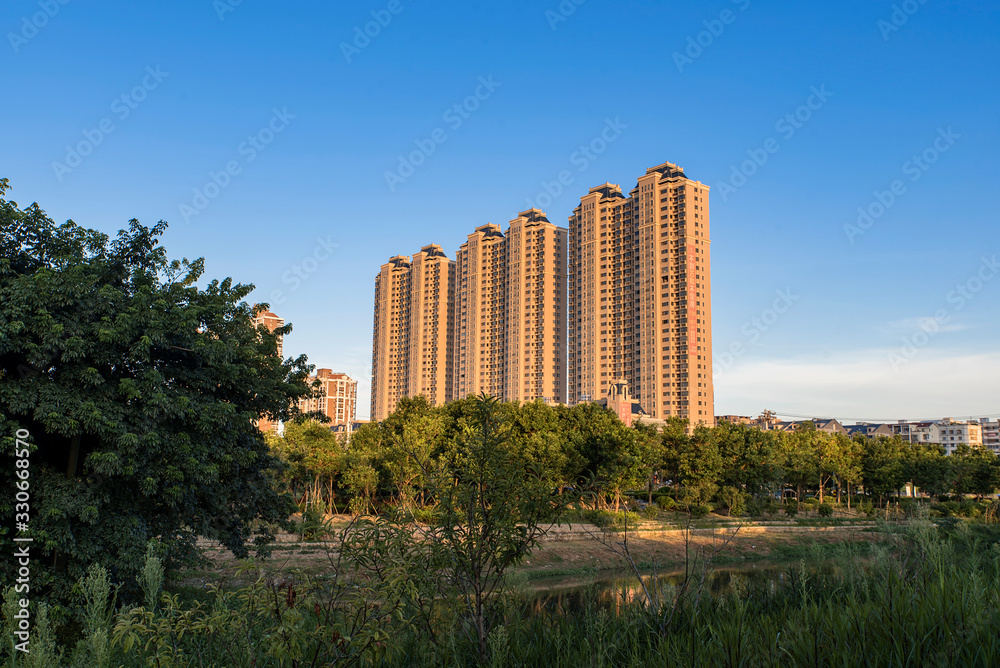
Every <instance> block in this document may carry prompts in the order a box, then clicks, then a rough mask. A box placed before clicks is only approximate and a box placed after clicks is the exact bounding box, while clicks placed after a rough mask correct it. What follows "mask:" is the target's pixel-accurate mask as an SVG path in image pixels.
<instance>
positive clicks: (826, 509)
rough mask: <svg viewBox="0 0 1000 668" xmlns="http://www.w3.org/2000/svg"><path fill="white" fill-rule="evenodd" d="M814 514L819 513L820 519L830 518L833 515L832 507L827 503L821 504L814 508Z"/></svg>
mask: <svg viewBox="0 0 1000 668" xmlns="http://www.w3.org/2000/svg"><path fill="white" fill-rule="evenodd" d="M816 512H818V513H819V516H820V517H830V516H831V515H833V506H831V505H830V504H829V503H821V504H819V506H817V507H816Z"/></svg>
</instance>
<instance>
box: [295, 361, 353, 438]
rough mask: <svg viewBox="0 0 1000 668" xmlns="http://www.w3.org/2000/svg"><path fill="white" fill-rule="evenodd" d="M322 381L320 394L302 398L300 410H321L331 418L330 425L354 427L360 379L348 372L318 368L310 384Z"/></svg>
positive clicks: (307, 411)
mask: <svg viewBox="0 0 1000 668" xmlns="http://www.w3.org/2000/svg"><path fill="white" fill-rule="evenodd" d="M316 380H319V381H320V396H319V397H317V398H313V399H300V400H299V410H301V411H302V412H303V413H313V412H319V413H322V414H324V415H326V416H327V417H328V418H330V426H332V427H337V426H345V427H347V428H348V429H350V428H351V427H352V425H353V424H354V421H355V419H356V418H357V406H358V381H356V380H354V379H353V378H351V377H350V376H348V375H347V374H346V373H334V372H333V371H331V370H330V369H317V370H316V375H315V376H312V377H311V378H310V379H309V381H308V382H309V385H312V383H313V382H315V381H316Z"/></svg>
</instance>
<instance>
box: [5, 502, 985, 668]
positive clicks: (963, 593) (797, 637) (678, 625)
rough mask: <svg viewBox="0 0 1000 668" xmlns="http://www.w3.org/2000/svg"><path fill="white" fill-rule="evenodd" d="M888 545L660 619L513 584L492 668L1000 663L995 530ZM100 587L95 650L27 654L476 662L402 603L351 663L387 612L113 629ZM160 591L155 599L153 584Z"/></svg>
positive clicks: (744, 585)
mask: <svg viewBox="0 0 1000 668" xmlns="http://www.w3.org/2000/svg"><path fill="white" fill-rule="evenodd" d="M887 531H890V530H887ZM888 538H889V540H888V541H887V542H883V543H882V544H880V545H879V546H877V547H876V548H875V549H874V550H870V549H865V550H862V549H860V548H858V547H854V546H852V545H850V544H847V545H844V546H842V547H841V548H840V550H839V553H837V554H836V558H837V564H838V568H837V569H835V571H834V572H831V571H830V570H829V569H816V568H813V567H812V565H811V564H810V563H809V562H808V561H807V560H806V559H802V560H801V561H800V562H799V563H797V564H795V565H793V566H791V567H789V568H788V569H787V570H786V571H785V572H784V574H783V577H781V578H780V579H778V580H777V581H775V580H771V581H761V580H755V579H749V578H739V577H736V578H734V579H733V582H732V584H731V586H730V588H729V591H728V592H726V593H724V594H717V595H709V594H708V593H707V592H701V591H699V589H698V587H695V586H691V587H688V588H676V589H670V590H667V591H665V595H664V596H663V597H662V598H661V599H660V600H662V601H663V603H662V605H661V607H660V609H652V607H651V606H650V605H649V604H648V603H645V602H643V601H644V600H648V599H644V598H642V597H637V596H636V595H635V593H634V592H635V589H634V588H632V589H627V588H623V589H622V591H621V592H620V596H618V597H617V599H616V600H614V601H610V602H609V601H606V600H605V601H603V602H602V601H598V600H596V599H595V600H594V601H592V602H590V603H589V604H586V605H584V606H583V607H582V608H577V609H574V610H558V609H557V610H553V609H549V608H546V607H538V606H533V605H532V601H531V595H530V593H528V592H527V591H526V589H525V588H524V587H523V586H515V587H513V588H512V592H513V593H512V594H511V595H510V597H509V598H508V599H507V601H506V602H505V605H504V606H503V608H502V611H501V613H500V614H501V615H502V618H501V619H500V620H498V621H499V622H500V623H499V624H497V625H495V626H494V627H493V630H492V631H491V632H490V634H489V639H488V647H489V653H488V656H487V660H486V664H488V665H491V666H552V667H554V668H559V667H566V668H580V667H581V666H595V667H598V666H609V667H610V666H615V667H618V666H650V665H683V666H713V667H714V666H726V667H728V666H733V667H735V666H831V667H832V666H915V667H916V666H938V665H941V666H996V665H1000V633H998V631H1000V533H998V531H997V529H996V528H994V527H990V526H985V525H970V524H968V523H965V522H954V523H947V524H945V525H943V526H941V527H935V526H934V525H931V524H930V523H928V522H925V521H914V522H911V523H909V524H907V525H903V526H902V527H900V526H898V525H896V526H895V527H894V528H892V529H891V533H890V534H889V536H888ZM829 555H830V553H829V551H824V557H825V558H826V559H829ZM155 566H156V564H153V563H151V564H150V569H151V572H150V575H151V576H155ZM106 577H107V576H106V574H102V573H101V572H100V571H94V572H92V573H90V574H88V579H87V581H86V582H83V583H81V586H84V587H85V589H86V591H87V596H86V598H87V608H86V609H87V610H88V612H87V620H86V624H85V626H86V629H87V632H86V633H87V637H85V638H84V639H83V642H81V643H79V644H78V645H77V646H76V649H75V650H74V651H73V652H68V651H63V650H61V649H57V648H55V647H54V646H52V644H51V640H50V639H51V637H52V634H51V633H50V632H49V631H50V630H49V629H45V632H46V633H47V634H48V635H47V638H48V639H47V640H45V642H44V643H41V644H40V645H34V644H33V646H32V649H35V648H36V647H37V648H38V650H39V651H40V652H41V653H42V654H44V659H45V661H47V662H49V663H47V664H46V665H51V666H58V665H89V666H98V665H114V666H127V667H132V666H135V667H138V666H148V665H159V666H307V665H363V666H422V665H430V666H434V665H440V666H464V665H481V664H480V661H481V659H480V657H479V655H478V651H477V649H476V647H475V646H474V645H473V644H472V643H471V642H470V641H469V639H468V636H467V634H466V633H464V631H463V626H462V624H463V621H462V619H461V617H460V615H456V614H448V612H447V606H446V605H445V609H444V612H443V614H438V615H437V616H435V617H434V619H433V621H432V624H433V631H434V632H433V633H429V632H427V627H420V628H418V627H417V626H416V625H414V624H411V623H410V620H409V619H408V615H409V614H410V612H411V611H409V610H408V608H407V604H405V603H404V604H400V606H399V607H398V609H396V610H395V611H394V613H393V615H392V616H391V619H390V618H389V616H387V615H383V616H382V617H381V618H380V620H379V623H378V625H377V628H370V629H368V630H366V631H365V633H367V634H368V635H367V636H366V638H367V644H366V645H365V646H364V647H360V648H358V651H350V650H349V646H350V644H351V643H352V642H354V637H353V636H351V635H350V634H348V633H345V631H346V630H347V628H348V627H347V626H346V625H347V624H348V623H349V621H350V620H351V619H352V615H357V614H367V615H380V614H383V613H385V612H386V611H385V610H382V609H380V605H381V604H378V603H375V604H372V601H370V600H369V601H368V603H369V605H367V606H366V607H357V606H355V607H351V605H355V604H353V603H352V602H351V601H352V600H353V599H344V602H343V605H342V606H341V607H338V608H336V609H335V610H333V612H334V613H335V614H330V611H331V610H332V609H331V608H329V607H327V608H325V609H324V605H325V603H326V599H324V596H323V585H322V584H321V583H314V584H312V585H306V584H304V583H299V584H296V585H294V586H293V585H290V584H282V583H280V582H274V581H259V582H258V583H257V584H255V585H253V586H251V587H248V588H244V589H241V590H237V591H233V592H221V591H220V592H218V594H217V596H216V597H215V599H214V600H213V601H212V602H210V603H209V604H208V605H202V604H197V605H195V606H193V607H184V606H180V605H179V603H178V601H177V598H176V597H171V596H169V595H164V596H162V597H161V599H160V601H159V603H158V604H157V606H156V608H153V607H152V606H150V605H149V603H148V602H147V605H146V606H144V607H141V608H140V607H137V608H133V609H131V610H123V611H120V612H118V613H117V615H116V616H115V617H114V619H111V618H109V617H105V615H106V614H107V613H106V611H107V608H106V607H105V606H106V605H107V603H108V601H110V600H112V596H113V589H112V588H110V587H109V586H108V585H107V582H106ZM150 579H151V580H153V582H152V583H151V584H153V585H154V587H155V580H156V577H151V578H150ZM522 584H523V583H522ZM351 586H354V585H351ZM152 589H153V587H151V588H150V590H151V591H152ZM443 603H445V604H446V603H447V602H443ZM8 607H9V604H8ZM665 607H669V608H670V609H669V610H666V609H664V608H665ZM41 612H42V611H41V610H39V613H41ZM36 620H37V621H38V622H41V621H42V615H41V614H39V615H38V616H37V617H36ZM664 620H666V621H664ZM8 623H9V622H8ZM8 628H9V627H8ZM39 630H42V629H39ZM94 636H97V638H95V637H94ZM104 638H109V639H110V641H109V642H107V643H105V641H104V640H103V639H104ZM129 639H131V640H129ZM3 648H4V649H3V651H2V654H3V657H2V658H4V659H5V660H6V663H4V662H3V661H0V665H8V666H28V665H39V663H38V661H39V660H40V659H42V657H40V656H35V657H31V658H28V657H24V656H21V657H18V658H12V657H11V656H10V649H11V648H10V645H9V644H7V643H4V645H3ZM60 654H62V655H63V657H64V659H60V658H59V657H60Z"/></svg>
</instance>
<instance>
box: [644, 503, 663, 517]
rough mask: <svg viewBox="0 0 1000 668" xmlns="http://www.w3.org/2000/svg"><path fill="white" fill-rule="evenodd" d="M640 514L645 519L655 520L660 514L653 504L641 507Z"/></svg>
mask: <svg viewBox="0 0 1000 668" xmlns="http://www.w3.org/2000/svg"><path fill="white" fill-rule="evenodd" d="M641 514H642V516H643V517H645V518H646V519H647V520H655V519H656V518H657V517H659V516H660V511H659V510H658V509H657V507H656V506H655V505H648V506H646V507H645V508H643V509H642V513H641Z"/></svg>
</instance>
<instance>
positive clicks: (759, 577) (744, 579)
mask: <svg viewBox="0 0 1000 668" xmlns="http://www.w3.org/2000/svg"><path fill="white" fill-rule="evenodd" d="M800 568H801V562H799V561H790V562H757V563H753V564H749V565H741V566H720V567H716V568H714V569H712V570H711V571H710V572H709V573H708V575H707V577H706V578H705V591H706V592H708V593H711V594H713V595H720V594H726V593H729V592H730V591H732V589H733V587H734V586H738V585H741V586H760V585H764V586H768V587H771V588H777V587H780V586H782V585H783V584H786V583H789V582H790V581H791V580H792V578H793V577H794V576H795V574H797V573H798V572H799V569H800ZM837 570H838V569H837V566H836V564H835V563H834V562H825V563H822V564H815V563H813V564H807V565H806V572H807V573H825V574H834V573H836V572H837ZM653 577H654V576H653V575H652V574H650V573H648V572H647V573H646V574H645V575H643V580H644V581H645V583H646V585H647V587H648V586H649V585H650V584H651V582H652V580H653ZM657 577H658V578H659V580H660V583H661V585H666V584H673V585H675V586H677V585H680V584H681V583H682V582H683V581H684V571H683V569H681V570H678V571H670V572H661V573H660V574H659V575H658V576H657ZM699 577H700V571H699ZM529 586H530V587H531V589H532V590H533V592H534V593H533V594H532V595H531V596H530V597H529V601H530V604H529V607H530V609H531V611H532V612H534V613H536V614H537V613H543V612H555V613H560V612H574V611H579V610H582V609H583V608H585V607H587V606H591V605H594V604H596V605H597V606H598V607H602V608H608V609H614V608H617V607H618V606H620V605H621V604H622V603H624V602H631V601H633V600H643V593H642V589H641V588H640V587H639V584H638V582H637V580H636V579H635V576H634V575H632V574H631V573H627V572H621V571H617V572H614V573H594V574H591V575H570V576H554V577H549V578H541V579H536V580H532V581H531V582H530V584H529Z"/></svg>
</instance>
